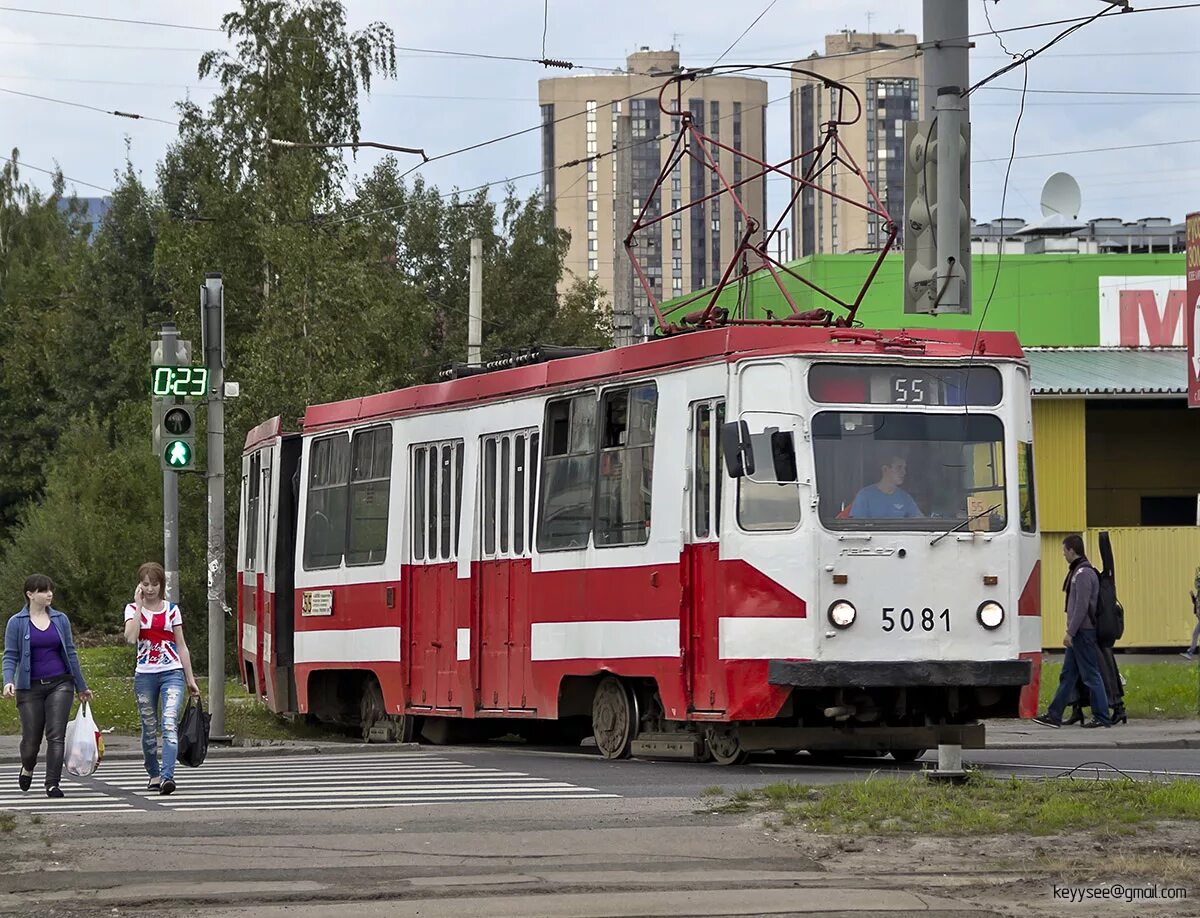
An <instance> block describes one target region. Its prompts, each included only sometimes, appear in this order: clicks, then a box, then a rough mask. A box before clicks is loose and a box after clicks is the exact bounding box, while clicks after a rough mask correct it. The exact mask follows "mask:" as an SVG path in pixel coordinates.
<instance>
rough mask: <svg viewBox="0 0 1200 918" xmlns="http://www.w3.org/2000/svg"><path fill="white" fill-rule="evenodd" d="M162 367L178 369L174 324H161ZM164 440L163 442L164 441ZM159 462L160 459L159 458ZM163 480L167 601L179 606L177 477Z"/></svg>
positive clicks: (167, 474)
mask: <svg viewBox="0 0 1200 918" xmlns="http://www.w3.org/2000/svg"><path fill="white" fill-rule="evenodd" d="M160 337H161V339H162V365H163V366H165V367H173V366H177V365H178V361H177V359H176V356H175V349H176V346H177V343H178V341H179V334H178V332H177V331H176V329H175V323H174V322H164V323H163V326H162V332H161V333H160ZM173 402H174V399H166V400H164V411H162V412H160V414H162V413H165V405H167V404H170V403H173ZM164 439H165V438H164ZM158 458H159V459H160V460H161V459H162V456H159V457H158ZM162 479H163V569H164V570H165V572H166V575H167V585H166V598H167V599H169V600H170V601H171V602H179V473H178V472H174V471H171V470H168V469H164V470H163V473H162Z"/></svg>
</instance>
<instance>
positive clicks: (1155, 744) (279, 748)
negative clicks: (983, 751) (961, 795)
mask: <svg viewBox="0 0 1200 918" xmlns="http://www.w3.org/2000/svg"><path fill="white" fill-rule="evenodd" d="M19 742H20V737H19V736H11V735H10V736H0V763H4V764H8V763H15V762H19V761H20V756H19V755H18V752H17V744H18V743H19ZM417 748H419V747H418V746H417V744H416V743H359V742H354V741H352V740H338V739H336V738H331V739H327V740H255V739H246V738H241V737H239V738H237V739H236V740H235V742H234V744H232V745H226V744H222V743H213V744H212V745H210V746H209V747H208V754H209V755H210V756H213V757H225V756H239V755H318V754H322V753H323V754H337V753H343V754H345V753H351V752H354V753H362V752H395V751H396V750H398V749H417ZM987 748H989V749H1200V719H1197V720H1140V721H1135V720H1131V721H1130V722H1129V723H1127V724H1120V725H1118V726H1116V727H1111V728H1109V729H1103V728H1099V729H1095V730H1085V729H1083V728H1081V727H1078V726H1071V727H1061V728H1059V729H1058V730H1055V729H1054V728H1053V727H1043V726H1041V725H1040V724H1035V723H1033V722H1032V721H1029V720H991V721H988V722H987ZM104 758H105V759H107V760H109V761H115V760H122V759H133V760H135V761H140V760H141V758H142V744H141V740H140V739H139V738H138V737H136V736H116V735H112V734H110V735H106V736H105V737H104Z"/></svg>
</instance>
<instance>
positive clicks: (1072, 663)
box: [1046, 628, 1110, 724]
mask: <svg viewBox="0 0 1200 918" xmlns="http://www.w3.org/2000/svg"><path fill="white" fill-rule="evenodd" d="M1077 680H1082V682H1083V684H1084V685H1086V686H1087V689H1088V695H1089V696H1090V697H1091V701H1092V714H1093V715H1094V716H1095V718H1096V720H1098V721H1100V723H1102V724H1107V723H1110V718H1109V714H1108V695H1107V694H1105V692H1104V677H1103V676H1101V675H1100V648H1099V647H1098V646H1097V644H1096V630H1095V629H1094V628H1080V629H1079V631H1078V632H1077V633H1076V635H1075V637H1074V638H1072V639H1071V646H1070V647H1068V648H1067V652H1066V654H1065V655H1064V656H1063V668H1062V675H1061V676H1059V678H1058V691H1056V692H1055V693H1054V700H1053V701H1051V702H1050V707H1049V708H1048V709H1047V710H1046V713H1047V714H1049V715H1050V716H1051V717H1053V718H1054V719H1055V720H1062V716H1063V711H1064V710H1065V709H1066V707H1067V704H1068V702H1070V700H1071V697H1072V696H1073V694H1074V690H1075V683H1076V681H1077Z"/></svg>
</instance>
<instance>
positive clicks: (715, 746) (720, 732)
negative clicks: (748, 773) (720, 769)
mask: <svg viewBox="0 0 1200 918" xmlns="http://www.w3.org/2000/svg"><path fill="white" fill-rule="evenodd" d="M704 745H705V748H706V749H707V750H708V752H709V754H710V755H712V757H713V761H714V762H716V763H717V764H718V765H742V764H744V763H745V761H746V760H747V759H748V758H750V753H748V752H747V751H746V750H745V749H743V748H742V744H741V741H740V740H739V739H738V735H737V728H736V727H709V728H708V730H707V731H706V732H705V734H704Z"/></svg>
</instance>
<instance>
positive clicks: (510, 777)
mask: <svg viewBox="0 0 1200 918" xmlns="http://www.w3.org/2000/svg"><path fill="white" fill-rule="evenodd" d="M84 780H85V781H86V782H87V783H86V784H73V783H72V782H69V781H66V780H64V781H63V790H64V791H65V792H66V793H67V797H66V798H64V799H63V800H48V799H44V798H42V799H38V798H35V797H32V795H30V796H25V795H22V797H20V798H18V797H15V796H13V795H11V794H8V793H3V792H0V809H12V810H15V811H17V812H27V813H32V812H93V811H94V812H111V811H120V810H124V811H129V812H137V811H140V812H145V811H147V810H150V811H152V812H153V811H154V810H155V809H157V808H159V807H162V808H166V809H170V810H176V811H194V812H199V811H209V810H217V811H224V810H255V809H269V810H337V809H364V808H369V809H377V808H382V807H388V806H425V805H445V804H451V803H464V804H469V803H478V802H491V801H521V800H524V801H538V800H540V801H549V800H594V799H608V798H614V797H618V796H619V795H618V794H611V793H605V792H603V791H600V790H598V789H596V788H593V787H583V786H580V785H577V784H571V783H569V782H566V781H552V780H549V779H547V778H541V777H538V776H537V775H531V774H528V773H526V772H523V771H510V770H503V769H499V768H487V767H483V766H476V765H471V764H468V763H465V762H460V761H455V760H453V759H447V758H442V757H441V756H438V755H433V754H428V753H412V752H395V753H382V752H381V753H366V754H355V753H349V754H346V755H342V754H324V755H305V756H295V757H293V756H276V755H261V756H254V755H248V756H245V757H240V758H236V759H234V758H221V757H217V758H214V759H210V760H209V761H208V762H206V763H205V764H204V765H203V766H201V767H200V768H198V769H191V768H180V769H178V770H177V771H176V774H175V780H176V781H177V782H178V784H179V787H178V791H177V792H176V793H175V794H174V795H171V796H166V797H164V796H162V795H160V794H158V793H157V792H156V791H153V790H148V789H147V788H146V781H147V778H146V773H145V770H144V768H143V767H142V765H141V763H140V762H137V761H136V760H121V761H119V762H106V763H103V764H102V765H101V768H100V769H99V770H98V771H97V772H96V773H95V774H94V775H93V776H92V777H91V778H88V779H84ZM122 797H124V798H125V799H121V798H122Z"/></svg>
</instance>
